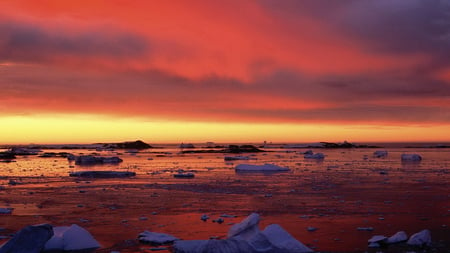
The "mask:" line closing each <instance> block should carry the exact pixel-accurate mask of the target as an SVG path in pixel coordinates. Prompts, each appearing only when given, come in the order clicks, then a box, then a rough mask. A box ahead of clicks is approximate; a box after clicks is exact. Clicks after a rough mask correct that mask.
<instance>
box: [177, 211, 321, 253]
mask: <svg viewBox="0 0 450 253" xmlns="http://www.w3.org/2000/svg"><path fill="white" fill-rule="evenodd" d="M259 219H260V217H259V215H258V214H256V213H252V214H251V215H249V216H248V217H247V218H245V219H244V220H243V221H242V222H240V223H237V224H235V225H233V226H232V227H231V228H230V229H229V231H228V239H226V240H190V241H175V243H174V246H173V249H174V252H176V253H199V252H202V253H302V252H313V251H312V250H311V249H310V248H308V247H306V246H305V245H303V244H302V243H301V242H299V241H297V240H296V239H295V238H294V237H292V236H291V235H290V234H289V233H288V232H287V231H285V230H284V229H283V228H282V227H280V226H279V225H277V224H272V225H269V226H267V227H266V228H265V229H264V230H263V231H260V230H259V228H258V223H259Z"/></svg>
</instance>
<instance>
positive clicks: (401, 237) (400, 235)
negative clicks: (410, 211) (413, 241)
mask: <svg viewBox="0 0 450 253" xmlns="http://www.w3.org/2000/svg"><path fill="white" fill-rule="evenodd" d="M406 240H408V235H406V233H405V231H399V232H397V233H395V234H394V235H393V236H391V237H389V238H388V239H387V240H386V242H387V243H390V244H392V243H399V242H403V241H406Z"/></svg>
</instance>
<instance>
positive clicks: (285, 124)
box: [0, 0, 450, 143]
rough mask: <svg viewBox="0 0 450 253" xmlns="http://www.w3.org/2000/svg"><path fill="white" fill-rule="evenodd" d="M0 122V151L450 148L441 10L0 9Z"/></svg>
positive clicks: (28, 1) (310, 1)
mask: <svg viewBox="0 0 450 253" xmlns="http://www.w3.org/2000/svg"><path fill="white" fill-rule="evenodd" d="M0 125H1V128H0V129H1V131H0V143H91V142H108V141H123V140H135V139H142V140H144V141H147V142H149V143H153V142H175V143H176V142H206V141H216V142H250V141H251V142H262V141H264V140H266V141H273V142H314V141H343V140H347V141H354V142H364V141H366V142H370V141H450V134H448V133H449V130H450V1H447V0H422V1H419V0H341V1H327V0H302V1H296V0H283V1H278V0H259V1H252V0H248V1H240V0H229V1H216V0H192V1H185V0H180V1H177V0H170V1H145V0H141V1H140V0H135V1H126V0H67V1H59V0H5V1H1V2H0Z"/></svg>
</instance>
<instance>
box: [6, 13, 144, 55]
mask: <svg viewBox="0 0 450 253" xmlns="http://www.w3.org/2000/svg"><path fill="white" fill-rule="evenodd" d="M110 30H113V31H114V32H111V31H109V29H108V28H107V27H102V28H100V27H99V28H97V29H92V30H88V31H83V32H75V31H71V28H70V27H67V28H66V29H64V30H62V29H45V28H43V27H40V26H38V25H34V24H30V23H18V22H13V21H0V59H1V60H2V61H19V62H21V61H26V62H30V61H31V62H34V61H36V62H40V61H42V60H53V59H61V58H64V57H75V58H86V57H89V58H96V57H100V58H106V59H126V58H133V57H141V56H142V55H144V54H146V53H148V50H149V47H148V43H149V42H148V41H147V40H146V39H145V38H143V37H140V36H139V35H136V34H132V33H129V32H125V31H118V30H117V29H115V28H111V29H110Z"/></svg>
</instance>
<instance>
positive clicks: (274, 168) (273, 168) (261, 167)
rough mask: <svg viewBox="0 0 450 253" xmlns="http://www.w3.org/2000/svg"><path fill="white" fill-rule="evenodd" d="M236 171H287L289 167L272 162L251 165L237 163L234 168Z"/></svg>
mask: <svg viewBox="0 0 450 253" xmlns="http://www.w3.org/2000/svg"><path fill="white" fill-rule="evenodd" d="M235 170H236V171H238V172H239V171H241V172H258V171H259V172H264V171H267V172H270V171H289V170H290V169H289V168H285V167H280V166H277V165H274V164H268V163H266V164H264V165H253V164H239V165H237V166H236V168H235Z"/></svg>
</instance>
